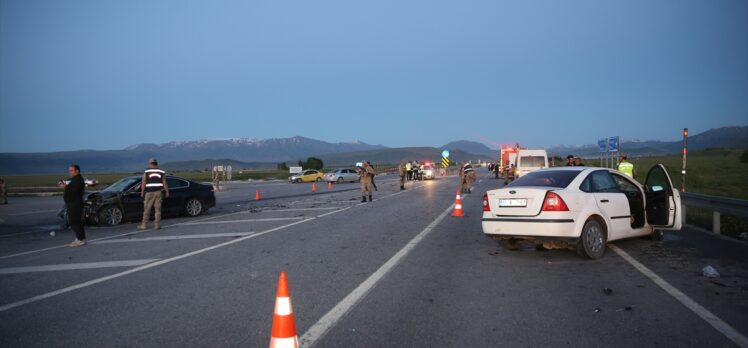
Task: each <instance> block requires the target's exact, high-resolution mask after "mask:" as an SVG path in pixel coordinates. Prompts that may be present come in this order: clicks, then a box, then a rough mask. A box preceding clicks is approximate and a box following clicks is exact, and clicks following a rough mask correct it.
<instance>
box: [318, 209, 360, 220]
mask: <svg viewBox="0 0 748 348" xmlns="http://www.w3.org/2000/svg"><path fill="white" fill-rule="evenodd" d="M351 208H353V207H347V208H343V209H339V210H336V211H331V212H329V213H324V214H322V215H318V216H317V218H322V217H325V216H328V215H332V214H337V213H340V212H341V211H346V210H348V209H351Z"/></svg>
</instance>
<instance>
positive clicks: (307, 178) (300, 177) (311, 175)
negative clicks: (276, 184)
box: [288, 169, 325, 182]
mask: <svg viewBox="0 0 748 348" xmlns="http://www.w3.org/2000/svg"><path fill="white" fill-rule="evenodd" d="M324 176H325V173H323V172H320V171H319V170H314V169H307V170H305V171H304V172H303V173H301V174H294V175H291V176H290V177H288V181H290V182H312V181H317V182H320V181H322V180H323V179H324Z"/></svg>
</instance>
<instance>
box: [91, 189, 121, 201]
mask: <svg viewBox="0 0 748 348" xmlns="http://www.w3.org/2000/svg"><path fill="white" fill-rule="evenodd" d="M117 195H119V193H118V192H103V191H97V192H91V193H88V194H87V195H86V196H84V199H85V200H86V201H96V200H98V199H104V200H106V199H108V198H112V197H117Z"/></svg>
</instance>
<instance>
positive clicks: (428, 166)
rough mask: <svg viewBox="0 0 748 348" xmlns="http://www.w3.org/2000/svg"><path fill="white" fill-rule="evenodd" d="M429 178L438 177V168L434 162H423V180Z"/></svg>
mask: <svg viewBox="0 0 748 348" xmlns="http://www.w3.org/2000/svg"><path fill="white" fill-rule="evenodd" d="M429 179H431V180H434V179H436V168H434V162H426V163H424V164H423V173H421V180H429Z"/></svg>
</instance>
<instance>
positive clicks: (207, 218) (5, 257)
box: [0, 210, 245, 260]
mask: <svg viewBox="0 0 748 348" xmlns="http://www.w3.org/2000/svg"><path fill="white" fill-rule="evenodd" d="M244 212H245V211H244V210H242V211H237V212H233V213H228V214H223V215H216V216H210V217H206V218H203V219H199V220H196V221H195V222H197V221H205V220H211V219H216V218H219V217H226V216H230V215H235V214H241V213H244ZM184 223H185V222H180V223H176V224H172V225H167V226H163V227H162V228H170V227H175V226H179V225H182V224H184ZM149 231H152V230H151V229H148V230H144V231H131V232H125V233H120V234H115V235H113V236H109V237H102V238H96V239H88V240H87V242H88V243H92V242H97V241H100V240H107V239H113V238H117V237H125V236H132V235H136V234H139V233H144V232H149ZM67 247H68V245H67V244H63V245H57V246H53V247H49V248H42V249H35V250H30V251H24V252H20V253H16V254H10V255H3V256H0V260H2V259H9V258H12V257H17V256H23V255H30V254H36V253H40V252H44V251H49V250H55V249H61V248H67Z"/></svg>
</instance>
